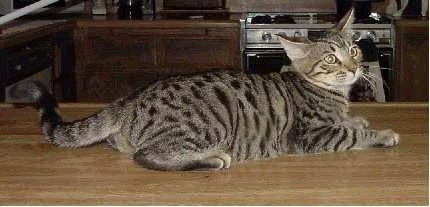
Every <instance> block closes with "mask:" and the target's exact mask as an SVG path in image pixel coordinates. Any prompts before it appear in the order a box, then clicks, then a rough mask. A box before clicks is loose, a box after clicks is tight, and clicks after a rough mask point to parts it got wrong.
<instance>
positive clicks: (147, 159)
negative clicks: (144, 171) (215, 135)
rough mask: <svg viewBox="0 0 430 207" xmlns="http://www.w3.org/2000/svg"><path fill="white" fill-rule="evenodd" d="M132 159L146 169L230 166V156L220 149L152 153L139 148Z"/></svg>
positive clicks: (208, 168)
mask: <svg viewBox="0 0 430 207" xmlns="http://www.w3.org/2000/svg"><path fill="white" fill-rule="evenodd" d="M134 160H135V161H136V162H137V163H139V164H140V165H142V166H143V167H145V168H148V169H154V170H165V171H172V170H220V169H226V168H229V167H230V164H231V157H230V155H228V154H226V153H225V152H223V151H221V150H213V151H212V150H207V151H203V152H186V153H179V154H177V153H175V152H172V153H160V154H153V153H149V152H147V151H145V150H144V149H142V150H139V151H138V152H136V153H135V154H134Z"/></svg>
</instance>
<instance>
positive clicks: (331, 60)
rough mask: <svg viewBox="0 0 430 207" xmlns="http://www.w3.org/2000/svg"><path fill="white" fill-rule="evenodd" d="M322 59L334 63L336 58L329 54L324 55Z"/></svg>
mask: <svg viewBox="0 0 430 207" xmlns="http://www.w3.org/2000/svg"><path fill="white" fill-rule="evenodd" d="M324 60H325V61H326V62H327V63H328V64H335V63H336V62H337V58H336V56H335V55H333V54H330V55H327V56H325V58H324Z"/></svg>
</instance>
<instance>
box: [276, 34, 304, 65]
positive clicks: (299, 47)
mask: <svg viewBox="0 0 430 207" xmlns="http://www.w3.org/2000/svg"><path fill="white" fill-rule="evenodd" d="M278 39H279V41H280V42H281V44H282V46H283V47H284V50H285V52H287V55H288V57H289V58H290V59H291V60H294V59H299V58H304V57H306V56H307V55H308V54H309V52H310V51H311V49H312V44H311V43H309V42H296V41H293V40H291V39H286V38H284V37H281V36H278Z"/></svg>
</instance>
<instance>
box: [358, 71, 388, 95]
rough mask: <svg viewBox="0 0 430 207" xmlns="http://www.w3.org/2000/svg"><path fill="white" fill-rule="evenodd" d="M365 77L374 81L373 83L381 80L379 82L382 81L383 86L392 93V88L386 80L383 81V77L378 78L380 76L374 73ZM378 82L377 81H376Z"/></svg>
mask: <svg viewBox="0 0 430 207" xmlns="http://www.w3.org/2000/svg"><path fill="white" fill-rule="evenodd" d="M363 76H366V78H368V79H370V80H373V81H375V80H379V81H381V82H382V84H383V85H384V86H385V87H386V88H387V89H388V91H390V86H389V85H388V84H387V82H386V81H385V80H384V79H382V78H381V77H378V76H376V75H375V74H373V73H367V74H363ZM375 82H376V81H375Z"/></svg>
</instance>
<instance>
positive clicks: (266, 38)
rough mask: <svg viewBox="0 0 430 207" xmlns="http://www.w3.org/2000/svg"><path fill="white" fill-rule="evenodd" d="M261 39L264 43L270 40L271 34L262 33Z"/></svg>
mask: <svg viewBox="0 0 430 207" xmlns="http://www.w3.org/2000/svg"><path fill="white" fill-rule="evenodd" d="M261 39H263V40H264V41H270V40H272V34H271V33H270V32H263V35H261Z"/></svg>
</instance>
